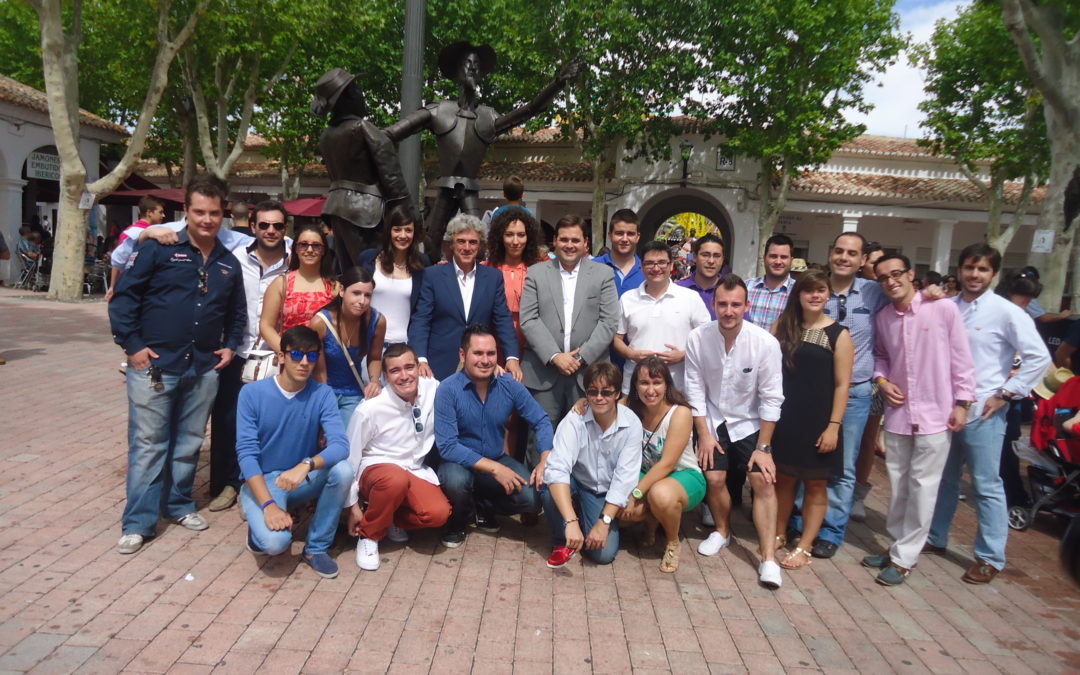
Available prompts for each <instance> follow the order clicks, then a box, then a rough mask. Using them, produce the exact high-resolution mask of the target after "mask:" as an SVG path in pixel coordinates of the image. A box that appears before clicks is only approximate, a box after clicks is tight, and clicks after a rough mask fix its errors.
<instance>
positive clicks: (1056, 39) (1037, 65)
mask: <svg viewBox="0 0 1080 675" xmlns="http://www.w3.org/2000/svg"><path fill="white" fill-rule="evenodd" d="M1001 18H1002V20H1003V21H1004V22H1005V28H1007V29H1008V31H1009V35H1010V36H1011V37H1012V41H1013V43H1014V44H1015V45H1016V48H1017V50H1018V51H1019V52H1020V60H1021V61H1023V63H1024V68H1025V69H1026V70H1027V72H1028V75H1029V76H1030V77H1031V80H1032V82H1034V83H1035V86H1036V87H1038V88H1039V91H1040V92H1042V95H1043V98H1044V99H1045V100H1046V103H1047V104H1048V105H1050V106H1051V107H1052V108H1053V109H1054V110H1055V111H1056V112H1057V113H1058V114H1059V115H1062V116H1063V117H1064V118H1065V119H1069V105H1068V102H1067V101H1066V100H1065V98H1064V96H1062V93H1061V91H1059V90H1058V88H1057V87H1056V86H1054V83H1053V82H1052V81H1051V78H1050V76H1049V74H1048V73H1047V70H1046V63H1045V61H1044V60H1043V59H1040V58H1039V55H1038V52H1037V50H1036V48H1035V41H1034V40H1033V39H1032V38H1031V33H1030V31H1029V30H1028V20H1029V19H1030V20H1035V21H1036V22H1038V21H1039V17H1037V16H1034V15H1033V14H1032V11H1031V8H1030V0H1002V2H1001ZM1044 29H1045V27H1044ZM1036 30H1038V28H1036ZM1040 37H1043V36H1042V33H1041V32H1040ZM1060 40H1061V35H1060V33H1059V34H1057V35H1056V36H1053V35H1052V36H1050V40H1046V39H1043V41H1042V47H1043V54H1044V56H1045V55H1047V54H1049V55H1051V56H1053V57H1055V58H1057V59H1059V61H1058V62H1059V63H1060V62H1061V61H1060V59H1062V58H1063V56H1064V54H1063V53H1062V52H1063V49H1064V47H1063V45H1062V44H1061V42H1060Z"/></svg>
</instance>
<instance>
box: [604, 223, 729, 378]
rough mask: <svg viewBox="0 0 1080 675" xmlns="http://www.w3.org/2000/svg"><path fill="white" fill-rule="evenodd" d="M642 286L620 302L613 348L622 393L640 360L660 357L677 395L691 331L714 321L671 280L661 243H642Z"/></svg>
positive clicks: (689, 293) (695, 296)
mask: <svg viewBox="0 0 1080 675" xmlns="http://www.w3.org/2000/svg"><path fill="white" fill-rule="evenodd" d="M641 268H642V270H643V271H644V272H645V282H644V283H643V284H641V285H640V286H638V287H637V288H635V289H633V290H630V291H627V292H626V293H625V294H624V295H623V296H622V297H621V298H620V299H619V304H620V313H619V328H618V329H617V330H616V332H615V333H616V334H615V339H614V340H612V342H611V345H612V347H613V348H614V349H615V352H616V353H618V354H619V355H620V356H622V357H623V358H624V359H626V363H625V364H624V365H623V379H622V390H623V393H624V394H627V393H629V392H630V377H631V375H633V373H634V367H635V366H637V363H638V361H641V360H642V359H644V358H646V357H649V356H656V357H659V358H660V360H661V361H663V362H664V363H666V364H667V366H668V368H669V369H670V370H671V377H672V379H674V381H675V386H676V387H677V388H678V389H679V391H685V382H684V378H683V361H684V360H685V358H686V352H685V349H686V338H687V337H688V336H689V335H690V331H692V330H694V329H695V328H697V327H698V326H701V325H703V324H706V323H709V321H711V320H712V317H710V316H709V310H708V309H707V308H706V307H705V304H704V303H703V302H701V298H700V297H699V296H698V294H697V293H695V292H694V291H692V290H690V289H689V288H683V287H682V286H678V285H676V284H674V283H672V281H671V250H670V249H669V248H668V247H667V245H666V244H664V242H662V241H650V242H649V243H647V244H645V247H644V249H643V250H642V254H641Z"/></svg>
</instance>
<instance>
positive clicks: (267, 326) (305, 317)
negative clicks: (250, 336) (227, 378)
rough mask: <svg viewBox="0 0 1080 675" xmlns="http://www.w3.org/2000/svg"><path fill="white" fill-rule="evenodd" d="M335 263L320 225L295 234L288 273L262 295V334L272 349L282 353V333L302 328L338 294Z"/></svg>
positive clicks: (307, 226) (260, 330)
mask: <svg viewBox="0 0 1080 675" xmlns="http://www.w3.org/2000/svg"><path fill="white" fill-rule="evenodd" d="M333 267H334V262H333V259H332V256H331V255H330V247H329V246H328V245H327V241H326V235H325V234H323V231H322V227H321V226H319V225H304V226H303V227H301V228H300V230H299V231H298V232H297V233H296V240H295V241H294V242H293V247H292V255H291V256H290V257H289V272H288V273H287V274H285V275H284V276H282V277H279V278H277V279H275V280H274V282H273V283H271V284H270V286H269V288H267V289H266V293H265V294H264V295H263V310H262V316H261V317H260V318H259V333H260V335H261V336H262V339H263V340H265V341H266V344H267V345H268V346H269V348H270V349H272V350H274V351H275V352H276V351H280V349H279V346H280V343H281V334H282V333H284V332H285V331H287V330H289V329H290V328H292V327H293V326H303V325H305V324H307V322H308V321H310V320H311V317H313V316H315V312H317V311H318V310H319V308H321V307H324V306H325V305H326V304H327V303H328V302H330V301H331V300H333V299H334V296H335V295H336V294H337V282H336V281H334V271H333Z"/></svg>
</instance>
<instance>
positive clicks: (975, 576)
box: [960, 558, 1001, 584]
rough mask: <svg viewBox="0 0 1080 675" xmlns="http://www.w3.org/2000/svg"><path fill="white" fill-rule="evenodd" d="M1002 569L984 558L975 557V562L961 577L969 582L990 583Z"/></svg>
mask: <svg viewBox="0 0 1080 675" xmlns="http://www.w3.org/2000/svg"><path fill="white" fill-rule="evenodd" d="M1000 571H1001V570H999V569H998V568H996V567H994V566H993V565H991V564H990V563H988V562H986V561H985V560H983V559H982V558H975V564H974V565H972V566H971V569H969V570H968V571H967V572H964V576H962V577H960V578H961V579H963V580H964V581H966V582H967V583H969V584H988V583H990V582H991V581H993V580H994V577H996V576H997V575H998V572H1000Z"/></svg>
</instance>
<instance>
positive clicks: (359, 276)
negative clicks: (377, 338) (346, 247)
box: [322, 267, 375, 358]
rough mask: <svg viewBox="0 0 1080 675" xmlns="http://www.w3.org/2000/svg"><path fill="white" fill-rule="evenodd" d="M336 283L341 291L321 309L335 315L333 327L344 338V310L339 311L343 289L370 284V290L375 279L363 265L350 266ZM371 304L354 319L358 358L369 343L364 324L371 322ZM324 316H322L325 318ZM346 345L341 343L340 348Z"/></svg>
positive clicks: (364, 353) (366, 351)
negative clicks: (354, 285)
mask: <svg viewBox="0 0 1080 675" xmlns="http://www.w3.org/2000/svg"><path fill="white" fill-rule="evenodd" d="M338 283H340V284H341V293H340V294H339V295H336V296H334V299H333V300H331V301H330V302H328V303H326V304H325V305H323V307H322V309H329V310H330V313H331V314H333V315H334V316H335V319H334V328H335V329H336V330H337V333H338V335H339V336H341V338H342V339H343V340H344V335H345V332H344V331H343V330H342V329H343V328H344V327H345V312H343V311H341V305H342V302H343V300H344V297H345V291H346V290H348V288H349V286H352V285H353V284H371V288H372V290H374V289H375V279H374V278H373V277H372V276H371V272H369V271H367V270H366V269H364V268H363V267H350V268H349V269H347V270H345V272H344V273H343V274H342V275H341V276H340V277H338ZM371 311H372V310H371V305H368V308H367V311H366V312H364V313H363V314H361V315H360V317H359V318H358V319H357V320H356V326H355V328H356V335H357V336H359V338H360V342H359V345H360V355H361V356H360V358H363V357H364V356H366V355H367V353H368V349H370V348H371V345H369V344H368V331H367V330H366V329H365V326H366V325H367V324H368V323H370V322H371ZM325 318H326V317H323V319H325ZM347 346H348V345H344V344H343V345H342V349H343V350H344V348H345V347H347Z"/></svg>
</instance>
